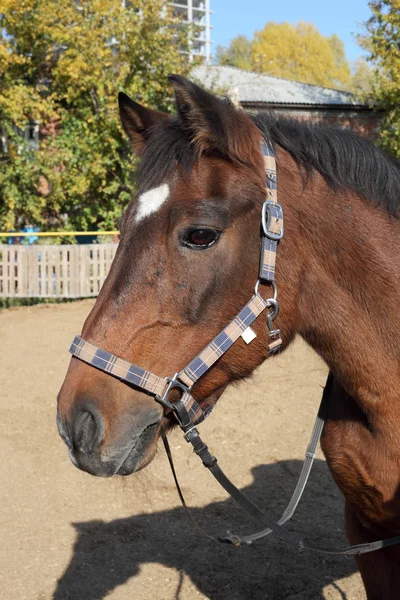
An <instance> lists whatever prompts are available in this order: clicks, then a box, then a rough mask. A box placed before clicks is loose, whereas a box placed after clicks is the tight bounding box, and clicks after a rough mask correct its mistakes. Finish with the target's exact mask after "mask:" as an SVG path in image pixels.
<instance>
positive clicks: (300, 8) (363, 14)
mask: <svg viewBox="0 0 400 600" xmlns="http://www.w3.org/2000/svg"><path fill="white" fill-rule="evenodd" d="M210 4H211V10H213V11H214V14H213V15H211V25H213V26H214V29H213V30H212V31H211V38H212V39H213V40H214V44H213V53H214V52H215V47H216V46H217V44H222V45H223V46H227V45H228V44H229V41H230V40H231V39H232V38H233V37H235V36H236V35H239V34H244V35H246V36H247V37H249V38H252V37H253V33H254V31H255V30H256V29H262V27H263V26H264V25H265V23H266V22H267V21H276V22H278V23H280V22H282V21H288V22H289V23H297V21H300V20H303V21H308V22H311V23H314V24H315V25H316V26H317V28H318V29H319V31H320V32H321V33H322V34H323V35H332V34H333V33H336V34H337V35H338V36H339V37H340V38H341V39H342V40H343V42H344V45H345V50H346V55H347V58H348V60H349V61H354V60H356V59H357V58H358V57H359V56H361V55H362V50H361V48H360V47H359V46H358V45H357V43H356V41H355V39H354V37H353V35H352V33H357V32H359V31H360V29H359V26H358V23H360V22H361V23H362V22H364V21H366V20H367V19H368V18H369V17H370V16H371V11H370V9H369V7H368V2H367V0H210Z"/></svg>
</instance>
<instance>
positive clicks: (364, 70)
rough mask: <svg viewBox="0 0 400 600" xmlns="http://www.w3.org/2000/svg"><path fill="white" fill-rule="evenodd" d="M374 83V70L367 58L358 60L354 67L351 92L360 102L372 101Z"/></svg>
mask: <svg viewBox="0 0 400 600" xmlns="http://www.w3.org/2000/svg"><path fill="white" fill-rule="evenodd" d="M373 83H374V69H373V68H372V67H371V65H369V63H368V62H367V60H366V59H365V58H363V57H362V58H358V59H357V60H356V61H355V62H354V63H353V66H352V77H351V87H350V91H351V92H353V94H355V95H356V97H357V98H359V100H360V102H368V101H369V100H370V99H371V95H372V88H373Z"/></svg>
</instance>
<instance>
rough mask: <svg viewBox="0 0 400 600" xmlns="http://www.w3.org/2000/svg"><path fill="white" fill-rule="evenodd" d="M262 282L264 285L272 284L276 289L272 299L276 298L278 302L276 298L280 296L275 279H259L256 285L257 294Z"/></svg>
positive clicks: (255, 291)
mask: <svg viewBox="0 0 400 600" xmlns="http://www.w3.org/2000/svg"><path fill="white" fill-rule="evenodd" d="M260 283H263V285H272V289H273V290H274V295H273V298H271V300H274V302H276V299H277V297H278V288H277V285H276V283H275V281H265V282H264V281H263V282H261V279H257V282H256V285H255V286H254V293H255V294H256V295H258V288H259V285H260Z"/></svg>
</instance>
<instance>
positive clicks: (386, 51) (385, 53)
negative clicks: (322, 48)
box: [361, 0, 400, 157]
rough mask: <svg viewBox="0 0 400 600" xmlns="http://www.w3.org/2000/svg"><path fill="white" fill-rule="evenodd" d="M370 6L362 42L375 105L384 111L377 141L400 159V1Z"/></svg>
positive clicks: (377, 3) (374, 3)
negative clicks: (369, 64)
mask: <svg viewBox="0 0 400 600" xmlns="http://www.w3.org/2000/svg"><path fill="white" fill-rule="evenodd" d="M369 6H370V8H371V10H372V17H371V18H370V19H369V21H367V23H366V24H365V29H366V33H365V36H364V37H363V38H362V39H361V43H362V45H363V46H364V48H365V49H366V50H367V51H368V52H369V60H370V61H371V62H372V63H373V64H374V66H375V79H374V83H373V97H374V102H375V104H376V105H377V106H379V107H380V108H382V109H383V110H385V111H386V116H385V117H384V119H383V121H382V123H381V129H380V141H381V144H382V145H383V146H384V147H385V148H386V149H387V150H389V151H390V152H392V153H393V154H395V155H397V156H398V157H400V105H399V98H400V0H379V1H373V2H370V3H369Z"/></svg>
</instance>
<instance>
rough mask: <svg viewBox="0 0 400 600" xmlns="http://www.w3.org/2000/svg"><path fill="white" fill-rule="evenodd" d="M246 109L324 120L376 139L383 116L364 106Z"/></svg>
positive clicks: (251, 107) (250, 107) (316, 120)
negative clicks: (348, 108) (345, 108)
mask: <svg viewBox="0 0 400 600" xmlns="http://www.w3.org/2000/svg"><path fill="white" fill-rule="evenodd" d="M243 108H244V110H249V112H256V111H257V112H260V111H262V110H267V111H268V112H272V113H278V114H281V115H284V116H288V117H292V118H295V119H305V120H307V121H314V122H320V121H324V122H325V123H329V124H331V125H337V126H338V127H350V128H351V129H352V130H353V131H355V132H357V133H359V134H361V135H365V136H368V137H369V138H371V139H373V140H374V139H376V137H377V135H378V131H379V125H380V122H381V120H382V118H383V115H384V113H383V112H377V111H373V110H370V109H368V108H367V107H365V108H364V107H363V108H362V109H359V110H358V109H350V110H340V109H339V110H338V109H331V108H324V109H312V108H308V107H307V108H285V107H277V106H275V107H273V106H266V105H264V106H261V105H260V106H258V107H257V108H256V107H255V106H254V105H253V106H250V105H249V106H248V107H246V106H243Z"/></svg>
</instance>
